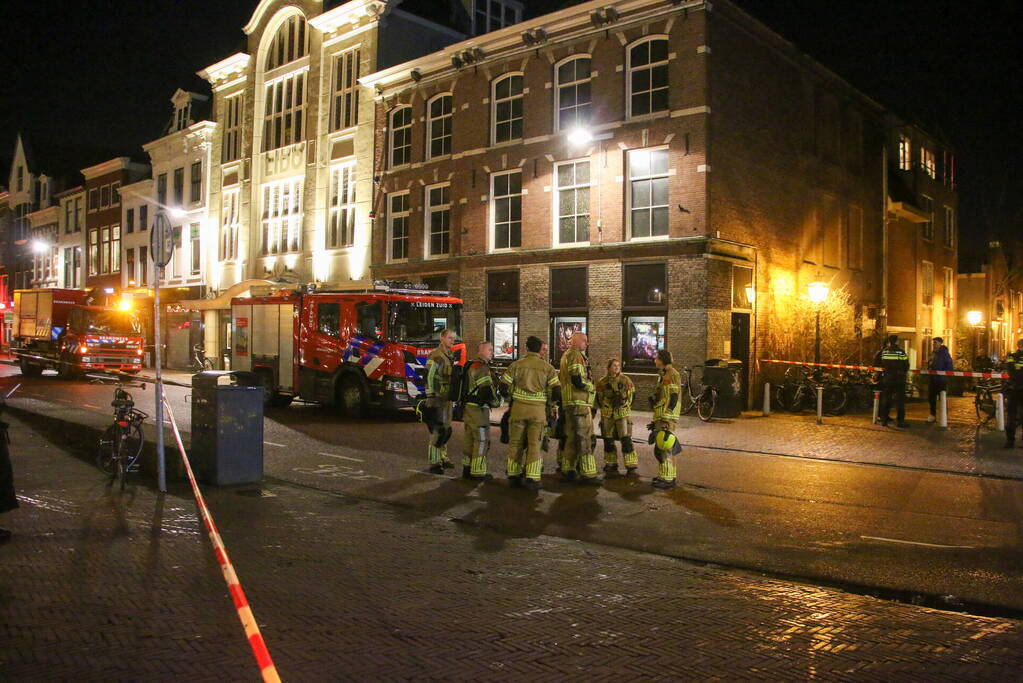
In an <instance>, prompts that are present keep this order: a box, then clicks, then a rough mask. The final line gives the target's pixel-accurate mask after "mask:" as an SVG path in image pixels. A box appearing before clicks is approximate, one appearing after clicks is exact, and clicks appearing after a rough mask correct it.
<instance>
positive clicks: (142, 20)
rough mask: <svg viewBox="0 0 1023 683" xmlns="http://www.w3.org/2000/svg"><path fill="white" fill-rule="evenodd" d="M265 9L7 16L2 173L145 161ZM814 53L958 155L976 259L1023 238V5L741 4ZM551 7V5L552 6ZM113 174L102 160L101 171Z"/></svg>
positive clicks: (22, 4) (138, 8)
mask: <svg viewBox="0 0 1023 683" xmlns="http://www.w3.org/2000/svg"><path fill="white" fill-rule="evenodd" d="M256 2H257V0H215V1H214V2H211V1H210V0H201V1H200V0H108V1H107V2H104V3H98V2H83V3H73V2H58V1H57V0H34V1H33V2H27V1H26V0H20V1H16V2H11V3H7V7H6V8H5V9H4V10H3V15H2V17H0V46H3V47H2V49H3V54H4V56H5V58H6V59H5V62H6V68H5V69H4V83H3V86H2V90H0V168H2V169H4V171H6V169H7V168H8V164H9V157H10V155H11V153H12V150H13V147H14V137H15V134H16V132H17V131H18V130H19V129H22V128H24V129H27V130H29V131H30V132H31V133H32V134H33V135H45V136H49V137H50V138H51V139H53V140H54V141H68V142H79V143H88V144H94V145H97V146H102V147H104V148H110V149H115V150H123V151H122V153H124V154H136V153H139V152H140V151H141V150H140V149H139V147H140V145H141V144H142V143H143V142H147V141H149V140H152V139H154V138H155V137H157V135H158V134H159V131H160V129H161V127H162V126H163V125H164V123H165V122H166V121H167V119H168V117H169V115H170V103H169V101H168V98H169V97H170V96H171V94H173V92H174V90H175V89H176V88H178V87H184V88H189V89H199V91H200V92H207V90H206V89H205V88H204V87H203V86H204V83H203V81H202V80H201V79H199V78H198V77H197V76H196V75H195V72H196V71H198V70H199V69H201V68H203V67H205V66H207V65H209V64H212V63H214V62H216V61H218V60H220V59H222V58H224V57H226V56H228V55H230V54H233V53H234V52H237V51H239V50H241V49H242V48H243V46H244V38H245V36H244V34H243V33H242V31H241V27H242V26H243V25H244V24H245V23H246V21H247V20H248V18H249V16H250V15H251V13H252V11H253V9H254V8H255V6H256ZM736 2H737V4H738V5H739V6H740V7H743V8H744V9H746V10H747V11H749V12H750V13H751V14H753V15H754V16H756V17H757V18H759V19H761V20H762V21H763V22H764V23H766V24H767V25H769V26H771V27H772V28H774V29H775V30H776V31H777V32H778V33H780V34H781V35H782V36H784V37H785V38H787V39H788V40H790V41H792V42H793V43H795V44H796V45H797V46H798V47H799V48H800V49H802V50H803V51H804V52H806V53H807V54H809V55H811V56H812V57H814V58H815V59H817V60H818V61H820V62H822V63H823V64H824V65H826V66H827V67H829V68H830V69H832V70H833V71H835V72H836V73H838V74H839V75H840V76H843V77H844V78H846V79H847V80H849V81H850V82H851V83H852V84H853V85H855V86H856V87H857V88H858V89H860V90H861V91H863V92H865V93H866V94H867V95H869V96H871V97H873V98H874V99H876V100H878V101H879V102H881V103H882V104H884V105H886V106H888V107H889V108H890V109H892V110H894V111H895V112H897V113H899V114H900V115H901V116H903V117H905V118H907V119H910V120H913V121H917V122H919V123H921V124H922V125H923V126H924V127H925V128H927V129H929V130H932V131H934V132H935V133H937V134H939V135H940V136H941V137H943V138H945V139H947V140H949V141H950V142H951V144H952V145H953V147H954V148H955V149H956V151H957V153H958V176H959V189H960V200H961V204H962V207H961V214H962V215H961V218H960V226H961V232H962V235H963V248H964V251H967V252H968V251H969V250H970V249H971V248H972V247H974V246H975V245H979V244H981V243H982V237H981V236H983V235H984V234H994V235H996V236H1000V237H1002V238H1003V239H1004V238H1006V237H1008V236H1010V235H1012V234H1014V233H1017V232H1023V231H1021V227H1023V209H1021V201H1023V200H1021V197H1023V175H1021V174H1020V173H1019V172H1017V171H1016V170H1014V169H1015V167H1016V163H1015V162H1016V157H1017V156H1018V155H1019V154H1020V151H1021V150H1023V126H1021V125H1020V121H1019V119H1020V118H1021V115H1023V87H1021V78H1020V75H1019V74H1020V73H1021V64H1020V61H1021V59H1020V49H1019V45H1020V36H1021V35H1023V15H1021V12H1020V11H1019V10H1018V9H1016V8H1015V5H1016V4H1017V3H1016V1H1015V0H1002V1H1000V2H997V1H995V2H987V3H963V2H950V1H944V0H938V1H931V2H925V1H923V0H894V1H893V0H859V1H858V2H837V1H836V2H824V1H822V0H736ZM545 4H546V3H545ZM97 161H101V160H99V159H98V160H97Z"/></svg>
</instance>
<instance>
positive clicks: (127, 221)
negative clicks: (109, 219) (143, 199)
mask: <svg viewBox="0 0 1023 683" xmlns="http://www.w3.org/2000/svg"><path fill="white" fill-rule="evenodd" d="M124 231H125V232H135V209H128V210H127V211H126V212H125V214H124Z"/></svg>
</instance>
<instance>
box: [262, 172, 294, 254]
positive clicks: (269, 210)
mask: <svg viewBox="0 0 1023 683" xmlns="http://www.w3.org/2000/svg"><path fill="white" fill-rule="evenodd" d="M301 228H302V181H301V180H285V181H283V182H279V183H270V184H267V185H264V186H263V235H262V245H261V249H262V253H264V254H281V253H286V252H289V251H298V244H299V232H300V231H301Z"/></svg>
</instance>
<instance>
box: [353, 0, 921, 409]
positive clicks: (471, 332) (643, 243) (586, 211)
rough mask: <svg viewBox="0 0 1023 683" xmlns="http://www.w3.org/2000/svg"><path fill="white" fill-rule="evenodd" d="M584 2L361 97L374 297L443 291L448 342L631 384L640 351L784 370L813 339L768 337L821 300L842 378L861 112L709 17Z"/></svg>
mask: <svg viewBox="0 0 1023 683" xmlns="http://www.w3.org/2000/svg"><path fill="white" fill-rule="evenodd" d="M605 5H606V3H601V2H589V3H582V4H579V5H576V6H574V7H570V8H567V9H564V10H561V11H558V12H554V13H551V14H548V15H545V16H542V17H538V18H535V19H532V20H528V21H526V22H523V23H522V24H521V25H519V26H516V27H513V28H511V29H504V30H501V31H497V32H494V33H491V34H488V35H486V36H482V37H479V38H475V39H472V40H467V41H463V42H460V43H457V44H454V45H451V46H449V47H448V48H446V49H444V50H442V51H441V52H438V53H435V54H431V55H428V56H426V57H423V58H420V59H417V60H413V61H410V62H407V63H404V64H400V65H397V66H395V67H392V68H390V69H386V70H382V71H380V72H378V73H375V74H371V75H368V76H366V77H364V78H363V79H362V82H363V83H364V84H365V85H367V86H368V87H372V88H374V89H375V91H376V92H377V105H378V111H377V117H378V121H379V122H380V123H379V125H378V142H377V145H378V149H380V150H381V152H382V153H381V154H378V159H379V163H378V170H377V177H378V178H379V184H378V188H377V190H378V191H377V194H376V196H375V197H374V211H375V216H376V218H375V222H374V230H373V267H372V272H373V275H374V277H380V278H388V279H404V278H408V279H412V280H419V281H423V282H426V283H429V284H431V285H434V286H438V287H447V288H450V289H452V290H453V291H455V292H456V293H458V295H459V296H461V297H462V298H463V299H464V300H465V316H464V324H463V328H464V329H463V336H464V337H465V338H466V340H467V341H469V342H470V343H474V342H476V341H478V340H481V339H483V338H490V339H494V340H496V341H498V342H499V343H498V346H499V347H501V348H500V351H501V353H499V356H500V357H502V358H503V359H504V360H511V359H512V358H513V357H514V356H515V354H516V352H517V347H518V343H519V340H521V339H524V338H525V336H526V335H530V334H535V335H538V336H541V337H544V338H551V339H558V338H561V337H562V335H563V334H567V332H569V331H570V330H572V329H576V328H582V329H586V330H587V331H588V332H589V334H590V338H591V357H592V363H593V365H594V367H595V368H598V369H599V370H598V371H599V372H602V366H603V365H604V363H605V362H606V360H607V359H608V358H610V357H624V359H625V365H626V368H627V369H628V370H629V371H630V372H631V373H634V375H635V378H636V379H637V380H638V381H639V383H640V384H641V385H646V386H648V385H649V384H650V383H651V381H652V375H653V364H652V360H651V358H652V355H653V352H654V350H655V349H656V348H657V347H660V346H664V347H665V348H668V349H670V350H671V351H672V352H673V353H674V354H675V356H676V358H677V359H678V360H679V361H680V362H682V363H686V364H694V363H700V362H702V361H703V360H704V359H706V358H712V357H729V356H730V357H735V358H739V359H741V360H744V361H751V360H752V359H754V358H758V357H760V358H767V357H771V356H772V355H775V356H776V357H777V355H780V354H785V353H792V349H793V348H796V347H798V348H799V349H801V350H800V351H797V352H798V353H803V354H804V357H805V352H806V349H807V348H808V347H809V346H812V338H811V339H809V340H807V339H806V338H805V337H806V335H805V334H801V336H802V338H800V339H796V340H795V342H793V341H792V340H791V339H789V340H787V339H786V338H785V337H786V335H787V334H791V330H792V329H796V328H797V326H796V325H795V323H794V322H793V317H792V316H793V315H796V314H800V313H799V312H800V311H802V312H803V313H805V308H806V307H805V306H803V305H802V302H803V301H804V300H805V298H806V285H807V284H808V283H810V282H812V281H818V280H822V281H825V282H828V283H829V284H830V286H831V290H832V291H833V292H842V293H843V297H845V299H844V300H847V301H848V302H849V305H848V306H847V309H848V310H847V311H846V312H845V322H844V326H843V328H842V329H843V335H845V336H847V337H848V339H849V341H850V344H848V345H847V348H844V349H843V350H841V352H840V351H838V350H836V351H835V352H834V355H838V354H839V353H841V354H842V358H843V359H844V358H849V357H853V358H856V357H857V356H858V357H859V358H863V357H864V354H865V353H866V352H868V351H869V350H872V349H873V348H874V347H875V346H876V343H877V340H876V339H875V338H874V335H876V334H878V333H879V330H876V329H872V328H876V325H874V324H873V322H872V321H874V320H876V319H877V318H878V317H880V318H881V319H882V326H883V314H884V306H885V301H884V294H885V292H884V289H883V288H884V276H883V273H884V272H885V271H886V268H885V263H884V257H885V250H884V249H882V248H881V245H882V244H883V238H884V226H883V217H884V213H885V212H884V206H885V204H884V202H885V191H884V181H885V171H884V166H885V156H884V150H885V139H886V128H885V112H884V110H883V109H882V107H881V106H880V105H878V104H877V103H875V102H873V101H872V100H870V99H869V98H867V97H865V96H864V95H862V94H861V93H859V92H858V91H856V90H855V89H854V88H853V87H852V86H850V85H849V84H848V83H846V82H845V81H843V80H841V79H840V78H838V77H837V76H835V75H834V74H833V73H831V72H829V71H828V70H826V69H825V68H823V67H822V66H820V65H819V64H817V63H815V62H813V61H812V60H810V59H808V58H807V57H806V56H805V55H803V54H801V53H800V52H799V51H798V50H797V49H796V48H795V47H794V46H792V45H791V44H789V43H787V42H785V41H784V40H782V39H781V38H780V37H778V36H777V35H776V34H774V33H773V32H771V31H770V30H769V29H767V28H766V27H764V26H763V25H762V24H760V23H759V22H757V21H756V20H755V19H753V18H751V17H750V16H748V15H746V14H745V13H743V12H742V11H740V10H738V9H737V8H735V7H734V6H732V5H731V4H729V3H727V2H715V3H714V4H713V8H712V10H711V7H710V6H709V5H708V4H706V3H703V2H683V3H660V2H651V1H650V0H632V1H629V2H620V3H617V4H615V5H614V6H613V8H606V7H605ZM900 295H901V294H900ZM794 312H795V313H794ZM868 321H870V322H868ZM795 322H798V323H799V325H798V328H799V329H806V326H805V323H806V316H805V315H804V316H803V318H801V319H799V320H797V321H795ZM809 329H810V330H811V332H810V335H811V336H812V325H811V326H810V327H809ZM808 342H809V343H808ZM558 354H559V348H558V344H552V356H553V357H554V358H555V359H556V357H557V356H558ZM781 357H791V356H785V355H782V356H781ZM749 365H751V363H747V367H748V366H749ZM644 390H645V389H641V393H642V391H644Z"/></svg>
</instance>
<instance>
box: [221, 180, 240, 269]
mask: <svg viewBox="0 0 1023 683" xmlns="http://www.w3.org/2000/svg"><path fill="white" fill-rule="evenodd" d="M239 196H240V195H239V192H238V190H227V191H225V192H224V193H223V195H222V197H221V202H222V208H221V210H220V260H221V261H230V260H233V259H236V258H238V223H239V221H240V216H239V206H238V201H239Z"/></svg>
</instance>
